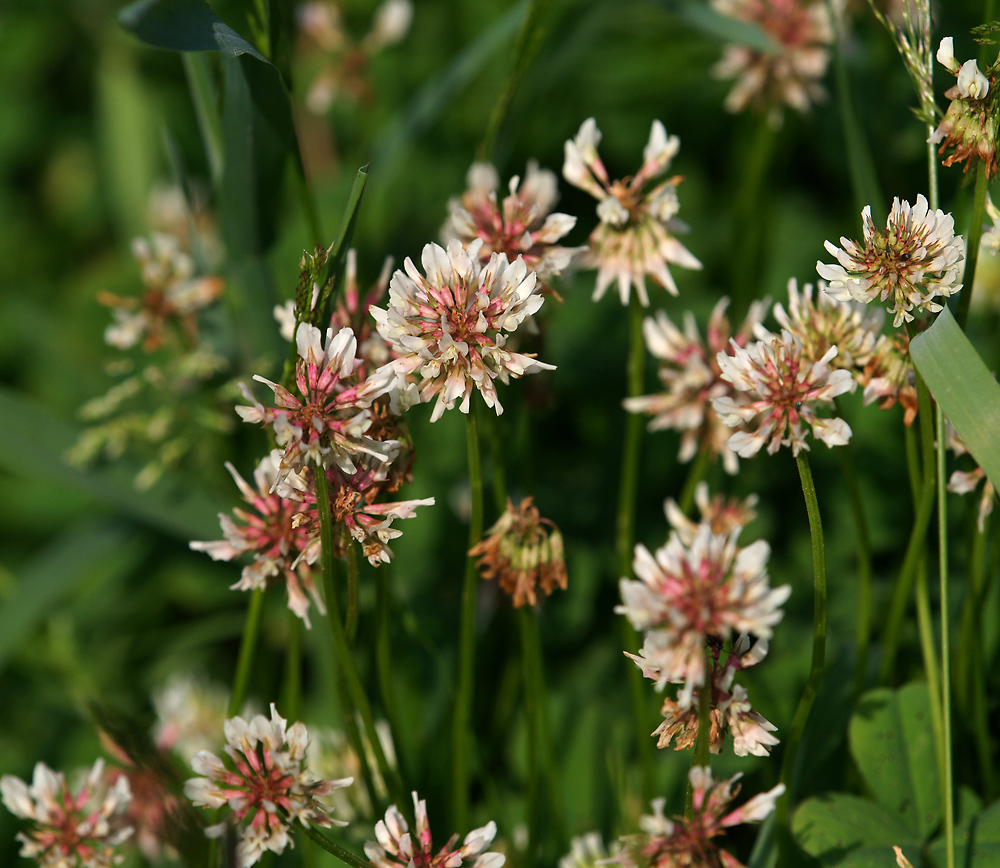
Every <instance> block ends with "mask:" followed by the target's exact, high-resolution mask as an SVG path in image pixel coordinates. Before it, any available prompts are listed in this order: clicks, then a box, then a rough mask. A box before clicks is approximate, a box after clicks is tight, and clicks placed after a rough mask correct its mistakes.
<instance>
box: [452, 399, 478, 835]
mask: <svg viewBox="0 0 1000 868" xmlns="http://www.w3.org/2000/svg"><path fill="white" fill-rule="evenodd" d="M465 421H466V425H465V434H466V448H467V451H468V456H469V488H470V494H471V500H472V504H471V506H472V512H471V516H470V520H469V542H468V545H467V547H466V552H468V550H469V549H471V548H472V547H473V546H474V545H476V543H478V542H479V541H480V540H481V539H482V538H483V469H482V462H481V459H480V454H479V428H478V425H477V403H476V401H472V403H471V406H470V407H469V415H468V416H466V420H465ZM478 591H479V571H478V570H477V569H476V561H475V558H473V557H471V556H470V555H468V554H467V555H466V558H465V578H464V580H463V582H462V611H461V626H460V632H459V652H458V653H459V658H458V689H457V691H456V694H455V711H454V718H453V722H452V730H451V748H452V750H451V782H452V787H451V797H452V826H453V827H454V828H456V829H464V828H466V826H467V825H468V817H469V744H468V735H469V726H470V722H471V718H472V694H473V688H474V683H473V682H474V674H475V662H476V597H477V596H478Z"/></svg>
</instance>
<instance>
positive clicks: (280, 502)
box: [191, 417, 326, 627]
mask: <svg viewBox="0 0 1000 868" xmlns="http://www.w3.org/2000/svg"><path fill="white" fill-rule="evenodd" d="M279 418H282V417H279ZM282 457H283V456H282V454H281V452H280V451H279V450H277V449H276V450H274V451H273V452H272V453H271V454H270V455H267V456H265V457H264V458H263V459H261V462H260V464H258V465H257V469H256V470H254V474H253V478H254V485H253V486H251V485H249V484H248V483H247V482H246V480H244V479H243V477H242V476H240V474H239V473H238V472H237V471H236V468H234V467H233V466H232V465H231V464H229V463H228V462H227V463H226V469H227V470H229V472H230V473H231V474H232V477H233V479H234V480H235V481H236V485H237V486H238V487H239V489H240V494H242V495H243V499H244V500H245V501H246V502H247V503H248V504H249V505H250V507H251V509H249V510H246V509H241V508H239V507H237V508H236V509H234V510H233V516H232V517H230V516H228V515H226V514H225V513H220V515H219V522H220V523H221V525H222V533H223V534H224V536H225V539H222V540H216V541H212V542H201V541H197V542H192V543H191V548H192V549H194V550H195V551H199V552H205V553H207V554H208V555H210V556H211V558H212V560H216V561H231V560H233V559H235V558H237V557H239V556H240V555H243V554H252V555H253V561H252V562H251V563H249V564H247V565H246V566H245V567H244V568H243V572H242V574H241V576H240V580H239V581H238V582H236V584H234V585H232V589H233V590H239V591H250V590H257V589H264V588H267V587H269V586H270V585H272V584H274V583H275V582H279V581H281V580H284V582H285V586H286V588H287V589H288V608H289V609H291V610H292V611H293V612H294V613H295V614H296V615H298V616H299V617H300V618H301V619H302V620H303V621H305V623H306V626H307V627H310V626H311V624H310V622H309V597H307V596H306V592H308V594H309V596H311V597H312V599H313V602H315V603H316V607H317V608H318V609H319V611H320V613H321V614H325V612H326V609H325V607H324V606H323V600H322V598H321V597H320V595H319V592H318V591H317V589H316V583H315V581H314V579H313V575H312V567H311V565H312V564H314V563H315V562H316V560H317V559H318V558H319V554H320V545H319V538H318V537H317V536H314V535H313V534H311V533H310V531H309V530H308V529H307V528H305V527H301V526H299V524H300V523H301V522H300V521H299V520H297V519H296V516H297V515H298V514H300V513H302V512H304V511H305V508H304V507H303V505H302V502H301V498H300V497H298V496H293V493H295V492H303V491H305V490H306V489H307V488H308V487H309V483H308V477H307V476H306V475H305V473H288V474H287V475H286V476H285V481H284V483H283V484H282V487H281V491H280V492H279V491H275V486H276V485H277V482H278V480H279V478H280V476H281V460H282Z"/></svg>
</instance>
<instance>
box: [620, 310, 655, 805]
mask: <svg viewBox="0 0 1000 868" xmlns="http://www.w3.org/2000/svg"><path fill="white" fill-rule="evenodd" d="M628 313H629V345H628V364H627V369H626V370H627V374H626V394H627V395H628V397H630V398H634V397H636V396H638V395H641V394H642V388H643V373H644V369H645V363H646V344H645V342H644V341H643V339H642V316H643V308H642V304H641V303H640V301H639V299H638V297H637V296H636V294H635V293H633V294H632V296H631V298H630V299H629V310H628ZM642 427H643V419H642V417H641V416H639V415H638V414H636V413H626V414H625V443H624V446H623V451H622V475H621V483H620V487H619V490H618V492H619V493H618V515H617V519H616V523H615V532H616V534H615V552H616V554H617V558H618V575H619V577H622V578H632V549H633V547H634V545H635V510H636V497H637V495H638V491H639V457H640V450H641V447H642ZM620 623H621V627H620V630H621V640H622V647H624V648H634V647H637V645H638V642H639V634H638V633H636V631H635V630H633V629H632V626H631V624H629V623H628V621H627V620H626V619H625V618H622V619H621V622H620ZM628 685H629V694H630V697H631V701H632V719H633V724H634V726H635V738H636V744H637V745H638V749H639V767H640V769H641V774H642V795H643V798H644V799H645V800H647V801H648V800H649V799H652V798H653V796H654V786H655V784H654V780H653V745H652V743H651V742H650V740H649V731H650V730H649V721H648V720H647V719H646V718H647V714H646V706H647V695H646V691H645V685H644V684H643V678H642V673H641V672H640V671H639V668H638V667H637V666H635V665H633V664H631V663H629V664H628Z"/></svg>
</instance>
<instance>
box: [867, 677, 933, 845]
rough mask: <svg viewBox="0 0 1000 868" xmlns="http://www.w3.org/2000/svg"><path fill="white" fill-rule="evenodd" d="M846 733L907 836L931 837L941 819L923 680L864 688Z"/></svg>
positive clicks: (871, 784)
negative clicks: (894, 686)
mask: <svg viewBox="0 0 1000 868" xmlns="http://www.w3.org/2000/svg"><path fill="white" fill-rule="evenodd" d="M848 737H849V740H850V745H851V754H852V755H853V756H854V759H855V762H857V764H858V770H859V771H860V772H861V775H862V776H863V777H864V779H865V783H866V784H867V785H868V787H869V789H870V790H871V791H872V794H873V795H874V796H875V798H876V799H878V800H879V802H881V803H882V805H883V806H884V807H885V808H887V809H889V810H890V811H895V812H896V813H898V814H899V816H900V817H901V818H902V819H903V821H904V822H905V823H906V825H907V826H908V827H909V828H910V830H911V837H916V838H919V839H921V840H927V839H928V838H930V836H931V834H932V833H933V832H934V830H935V829H936V827H937V825H938V823H940V821H941V789H940V784H939V778H938V762H937V750H936V747H935V743H934V734H933V729H932V726H931V708H930V698H929V696H928V694H927V685H926V684H908V685H906V686H905V687H903V688H901V689H899V690H888V689H884V688H883V689H879V690H872V691H870V692H869V693H866V694H865V695H864V696H862V697H861V701H860V702H859V703H858V707H857V710H856V711H855V712H854V716H853V717H852V718H851V723H850V726H849V728H848Z"/></svg>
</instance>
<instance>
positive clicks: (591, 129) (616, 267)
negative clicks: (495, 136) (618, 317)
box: [563, 118, 701, 307]
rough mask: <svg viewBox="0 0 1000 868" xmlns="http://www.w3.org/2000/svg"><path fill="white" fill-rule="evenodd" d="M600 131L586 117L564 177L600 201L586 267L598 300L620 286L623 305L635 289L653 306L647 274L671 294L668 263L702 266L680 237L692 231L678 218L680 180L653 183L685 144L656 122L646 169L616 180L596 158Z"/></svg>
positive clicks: (646, 153)
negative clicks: (592, 270) (591, 272)
mask: <svg viewBox="0 0 1000 868" xmlns="http://www.w3.org/2000/svg"><path fill="white" fill-rule="evenodd" d="M600 141H601V131H600V130H599V129H598V128H597V123H596V122H595V121H594V119H593V118H587V120H585V121H584V122H583V124H582V126H581V127H580V131H579V132H578V133H577V134H576V137H575V138H573V139H570V140H569V141H567V142H566V148H565V150H566V155H565V161H564V162H563V177H564V178H565V179H566V180H567V181H569V182H570V183H571V184H573V185H574V186H576V187H579V188H580V189H581V190H584V191H586V192H587V193H590V195H591V196H593V197H594V198H595V199H597V200H598V205H597V216H598V217H599V218H600V221H601V222H600V223H599V224H598V225H597V228H596V229H594V231H593V232H592V233H591V234H590V249H589V251H587V252H586V253H585V254H584V255H583V257H582V258H581V261H580V264H581V265H582V266H583V267H584V268H596V269H598V271H597V283H596V285H595V287H594V300H595V301H597V300H598V299H600V298H601V296H603V295H604V292H605V290H607V288H608V287H609V286H610V285H611V284H612V283H613V282H617V284H618V294H619V296H620V297H621V301H622V304H628V299H629V292H630V291H631V288H632V287H633V286H634V287H635V291H636V293H637V295H638V297H639V300H640V301H641V302H642V304H643V306H644V307H648V306H649V296H648V295H647V294H646V275H647V274H648V275H650V276H651V277H652V278H653V279H654V280H655V281H656V282H657V283H658V284H659V285H660V286H662V287H663V288H664V289H665V290H667V292H669V293H670V294H671V295H677V284H676V283H674V279H673V277H672V276H671V274H670V270H669V269H668V268H667V265H668V264H669V263H674V264H676V265H680V266H683V267H684V268H701V263H700V262H699V261H698V260H697V259H696V258H695V256H694V255H693V254H692V253H691V252H690V251H689V250H688V249H687V248H686V247H685V246H684V245H683V244H681V243H680V241H678V240H677V238H676V237H675V236H676V234H677V233H678V232H682V231H685V230H686V229H687V227H686V226H685V224H684V223H683V222H681V221H680V220H678V219H677V212H678V211H679V210H680V202H679V200H678V198H677V185H678V184H679V183H680V181H681V180H682V179H681V178H680V177H674V178H669V179H667V180H665V181H661V182H659V183H656V184H655V185H653V186H652V187H651V188H650V189H646V188H647V186H648V185H651V184H654V182H655V181H656V179H657V178H659V177H660V176H661V175H663V173H664V172H666V171H667V169H668V168H669V166H670V163H671V161H672V160H673V158H674V157H675V156H676V154H677V152H678V151H679V150H680V146H681V143H680V139H678V138H677V136H669V137H668V136H667V131H666V129H665V128H664V126H663V124H662V123H660V121H653V127H652V129H651V130H650V133H649V141H648V142H647V144H646V148H645V150H644V151H643V163H642V167H641V168H640V169H639V171H638V172H636V174H635V175H633V176H632V177H631V178H626V179H624V180H620V181H611V180H610V178H609V177H608V171H607V169H606V168H605V167H604V163H602V162H601V158H600V157H599V156H598V155H597V146H598V145H599V144H600Z"/></svg>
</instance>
